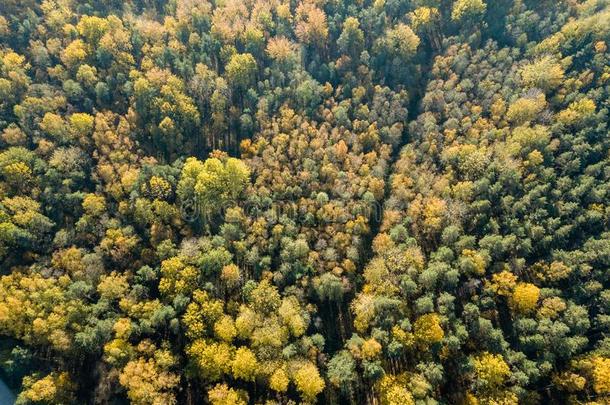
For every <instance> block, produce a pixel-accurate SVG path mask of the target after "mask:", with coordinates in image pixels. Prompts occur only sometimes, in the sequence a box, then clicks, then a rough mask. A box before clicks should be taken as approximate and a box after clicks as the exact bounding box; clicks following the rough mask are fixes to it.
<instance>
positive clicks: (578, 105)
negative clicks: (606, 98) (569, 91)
mask: <svg viewBox="0 0 610 405" xmlns="http://www.w3.org/2000/svg"><path fill="white" fill-rule="evenodd" d="M595 108H596V106H595V102H593V100H591V99H589V98H583V99H580V100H578V101H574V102H573V103H571V104H570V105H569V106H568V108H567V109H565V110H563V111H561V112H560V113H559V114H558V115H557V120H558V121H559V122H561V123H562V124H565V125H573V124H576V123H579V122H581V121H583V120H586V119H587V118H589V117H591V116H592V115H593V114H595Z"/></svg>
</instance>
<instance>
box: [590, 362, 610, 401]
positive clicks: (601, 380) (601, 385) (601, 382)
mask: <svg viewBox="0 0 610 405" xmlns="http://www.w3.org/2000/svg"><path fill="white" fill-rule="evenodd" d="M592 374H593V389H594V390H595V392H596V393H598V394H608V393H610V358H607V357H595V358H594V359H593V372H592Z"/></svg>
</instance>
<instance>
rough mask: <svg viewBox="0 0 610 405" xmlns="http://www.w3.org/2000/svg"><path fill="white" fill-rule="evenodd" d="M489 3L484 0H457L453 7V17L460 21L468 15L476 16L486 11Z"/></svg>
mask: <svg viewBox="0 0 610 405" xmlns="http://www.w3.org/2000/svg"><path fill="white" fill-rule="evenodd" d="M486 9H487V5H486V4H485V3H484V2H483V0H456V1H455V2H454V3H453V8H452V9H451V19H452V20H453V21H460V20H462V19H464V18H467V17H474V16H477V15H481V14H483V13H485V10H486Z"/></svg>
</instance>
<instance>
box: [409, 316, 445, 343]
mask: <svg viewBox="0 0 610 405" xmlns="http://www.w3.org/2000/svg"><path fill="white" fill-rule="evenodd" d="M413 329H414V335H415V341H416V342H417V343H418V344H420V345H422V346H424V347H426V346H430V345H433V344H435V343H438V342H440V341H441V340H443V337H444V336H445V331H444V330H443V328H442V327H441V319H440V317H439V316H438V314H435V313H432V314H425V315H422V316H420V317H419V318H417V320H416V321H415V324H414V325H413Z"/></svg>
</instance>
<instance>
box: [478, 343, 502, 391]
mask: <svg viewBox="0 0 610 405" xmlns="http://www.w3.org/2000/svg"><path fill="white" fill-rule="evenodd" d="M473 364H474V370H475V373H476V376H477V379H479V380H481V381H484V382H485V383H486V384H487V385H488V386H489V387H491V388H493V387H498V386H500V385H502V384H504V381H506V378H507V377H508V376H509V375H510V368H509V367H508V364H506V362H505V361H504V358H503V357H502V356H501V355H499V354H491V353H487V352H485V353H483V354H481V355H479V356H477V357H475V359H474V361H473Z"/></svg>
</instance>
